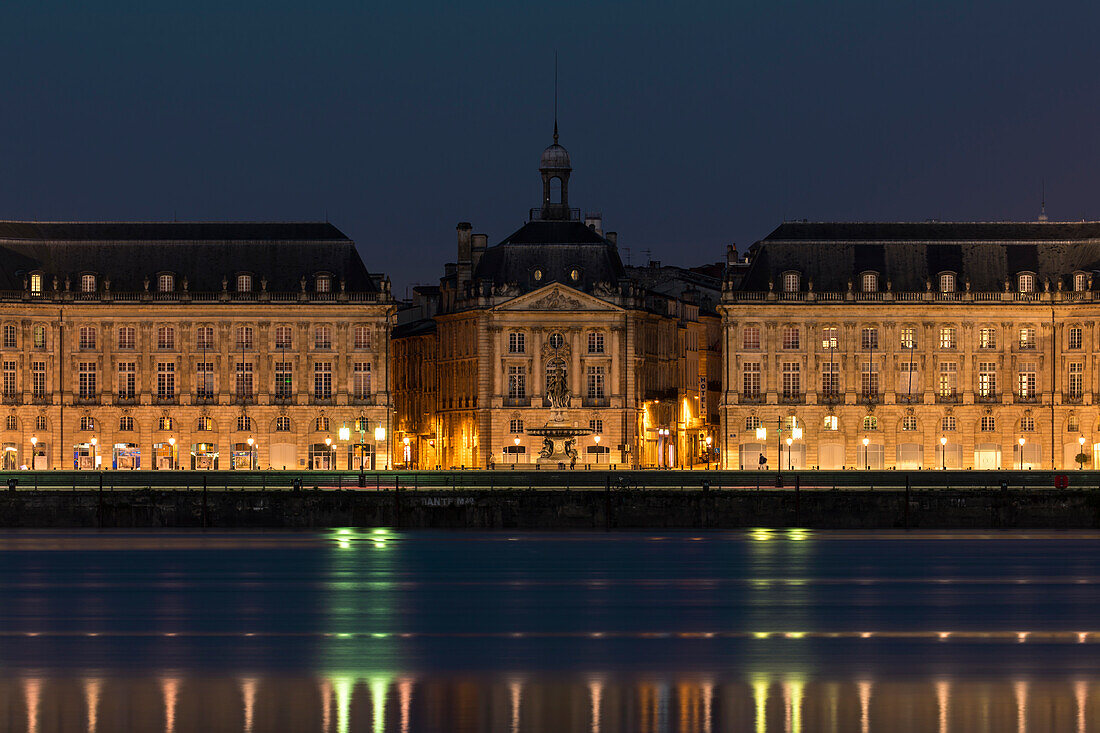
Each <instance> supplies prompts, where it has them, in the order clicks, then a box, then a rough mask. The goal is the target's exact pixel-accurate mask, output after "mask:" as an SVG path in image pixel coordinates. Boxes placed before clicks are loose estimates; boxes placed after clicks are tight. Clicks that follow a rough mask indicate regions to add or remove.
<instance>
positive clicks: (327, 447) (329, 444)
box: [325, 438, 334, 470]
mask: <svg viewBox="0 0 1100 733" xmlns="http://www.w3.org/2000/svg"><path fill="white" fill-rule="evenodd" d="M325 450H327V451H328V460H329V464H328V467H329V470H332V451H333V450H334V449H333V447H332V438H325Z"/></svg>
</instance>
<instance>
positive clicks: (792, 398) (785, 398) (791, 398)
mask: <svg viewBox="0 0 1100 733" xmlns="http://www.w3.org/2000/svg"><path fill="white" fill-rule="evenodd" d="M805 402H806V395H805V394H804V393H802V392H783V393H781V394H780V395H779V404H781V405H801V404H804V403H805Z"/></svg>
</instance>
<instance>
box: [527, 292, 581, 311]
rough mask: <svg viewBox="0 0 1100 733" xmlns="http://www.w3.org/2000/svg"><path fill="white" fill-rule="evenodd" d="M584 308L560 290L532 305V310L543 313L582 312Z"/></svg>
mask: <svg viewBox="0 0 1100 733" xmlns="http://www.w3.org/2000/svg"><path fill="white" fill-rule="evenodd" d="M582 307H583V305H582V304H581V302H580V301H579V300H577V299H576V298H570V297H568V296H566V295H562V293H561V291H560V290H555V291H554V292H552V293H550V294H548V295H545V296H543V297H541V298H539V299H538V300H536V301H535V302H534V303H532V304H531V310H543V311H565V310H580V309H581V308H582Z"/></svg>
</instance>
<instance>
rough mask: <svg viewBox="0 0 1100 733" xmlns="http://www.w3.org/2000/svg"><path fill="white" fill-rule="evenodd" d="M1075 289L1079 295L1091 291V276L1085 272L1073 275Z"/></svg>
mask: <svg viewBox="0 0 1100 733" xmlns="http://www.w3.org/2000/svg"><path fill="white" fill-rule="evenodd" d="M1073 289H1074V290H1075V291H1077V292H1078V293H1080V292H1083V291H1085V290H1088V289H1089V276H1088V275H1087V274H1086V273H1083V272H1075V273H1073Z"/></svg>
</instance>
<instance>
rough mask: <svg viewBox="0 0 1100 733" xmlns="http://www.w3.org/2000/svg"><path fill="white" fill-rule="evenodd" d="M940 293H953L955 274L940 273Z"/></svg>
mask: <svg viewBox="0 0 1100 733" xmlns="http://www.w3.org/2000/svg"><path fill="white" fill-rule="evenodd" d="M940 292H941V293H953V292H955V273H953V272H941V273H940Z"/></svg>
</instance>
